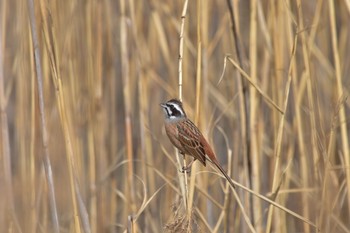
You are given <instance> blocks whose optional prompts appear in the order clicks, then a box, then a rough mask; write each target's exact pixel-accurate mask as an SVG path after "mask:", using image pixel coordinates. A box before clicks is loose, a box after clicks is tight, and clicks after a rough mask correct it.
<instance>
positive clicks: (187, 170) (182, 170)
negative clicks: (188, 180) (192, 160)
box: [180, 166, 191, 174]
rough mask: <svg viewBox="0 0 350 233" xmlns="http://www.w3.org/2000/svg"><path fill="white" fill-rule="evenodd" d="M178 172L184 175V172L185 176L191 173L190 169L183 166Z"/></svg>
mask: <svg viewBox="0 0 350 233" xmlns="http://www.w3.org/2000/svg"><path fill="white" fill-rule="evenodd" d="M180 172H181V173H185V172H186V174H188V173H191V168H190V167H186V166H183V167H182V169H181V171H180Z"/></svg>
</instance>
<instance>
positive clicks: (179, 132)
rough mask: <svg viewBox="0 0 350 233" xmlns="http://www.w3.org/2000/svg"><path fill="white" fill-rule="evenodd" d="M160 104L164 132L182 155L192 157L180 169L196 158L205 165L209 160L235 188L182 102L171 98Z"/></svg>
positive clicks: (186, 169)
mask: <svg viewBox="0 0 350 233" xmlns="http://www.w3.org/2000/svg"><path fill="white" fill-rule="evenodd" d="M160 106H161V107H162V108H163V111H164V118H165V119H164V126H165V132H166V134H167V135H168V138H169V140H170V142H171V143H172V144H173V145H174V146H175V147H176V148H177V149H178V150H179V152H180V154H182V155H183V156H185V155H190V156H192V157H193V160H192V161H191V162H190V163H189V164H188V166H186V167H183V168H182V171H183V172H185V171H188V170H189V169H190V168H191V166H192V164H193V162H194V161H196V160H198V161H199V162H201V163H202V164H203V165H204V166H206V161H209V162H211V163H212V164H214V165H215V166H216V167H217V168H218V169H219V171H220V172H221V173H222V174H223V175H224V176H225V178H226V180H227V181H228V182H229V183H230V185H231V186H232V188H235V185H234V183H233V181H232V179H231V177H230V176H229V175H228V174H227V173H226V171H225V170H224V169H223V168H222V166H221V165H220V163H219V161H218V159H217V157H216V155H215V153H214V151H213V149H212V148H211V146H210V145H209V143H208V142H207V140H206V139H205V137H204V136H203V134H202V133H201V131H200V130H199V129H198V127H197V126H196V125H195V124H194V123H193V122H192V121H191V120H190V119H189V118H188V117H187V115H186V112H185V110H184V108H183V106H182V102H181V101H180V100H178V99H171V100H168V101H167V102H165V103H161V104H160Z"/></svg>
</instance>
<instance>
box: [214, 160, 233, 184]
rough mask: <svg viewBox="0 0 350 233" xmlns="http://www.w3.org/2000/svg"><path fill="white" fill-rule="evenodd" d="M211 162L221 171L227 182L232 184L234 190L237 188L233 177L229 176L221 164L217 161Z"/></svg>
mask: <svg viewBox="0 0 350 233" xmlns="http://www.w3.org/2000/svg"><path fill="white" fill-rule="evenodd" d="M211 162H212V163H213V164H214V165H215V166H216V167H217V168H218V169H219V170H220V172H221V173H222V174H223V175H224V176H225V178H226V180H227V181H228V182H229V183H230V185H231V187H232V188H234V189H235V188H236V186H235V184H234V183H233V181H232V179H231V177H230V176H229V175H227V173H226V171H225V170H224V169H223V168H222V167H221V165H220V164H219V162H218V161H217V160H211Z"/></svg>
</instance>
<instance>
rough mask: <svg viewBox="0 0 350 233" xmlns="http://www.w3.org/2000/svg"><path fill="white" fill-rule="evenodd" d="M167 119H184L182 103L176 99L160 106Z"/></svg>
mask: <svg viewBox="0 0 350 233" xmlns="http://www.w3.org/2000/svg"><path fill="white" fill-rule="evenodd" d="M161 106H162V107H163V109H164V111H165V113H166V115H167V117H169V118H171V119H174V118H180V117H186V113H185V111H184V110H183V108H182V103H181V102H180V101H179V100H177V99H171V100H169V101H167V102H166V103H164V104H161Z"/></svg>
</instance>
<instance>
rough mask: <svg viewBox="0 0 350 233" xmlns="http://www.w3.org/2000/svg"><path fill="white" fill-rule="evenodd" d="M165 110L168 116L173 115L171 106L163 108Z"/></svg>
mask: <svg viewBox="0 0 350 233" xmlns="http://www.w3.org/2000/svg"><path fill="white" fill-rule="evenodd" d="M163 110H164V112H165V114H166V115H167V116H171V114H172V111H171V110H170V108H168V107H165V108H163Z"/></svg>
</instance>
